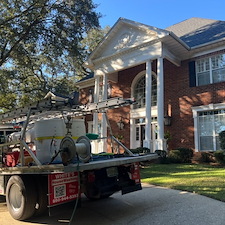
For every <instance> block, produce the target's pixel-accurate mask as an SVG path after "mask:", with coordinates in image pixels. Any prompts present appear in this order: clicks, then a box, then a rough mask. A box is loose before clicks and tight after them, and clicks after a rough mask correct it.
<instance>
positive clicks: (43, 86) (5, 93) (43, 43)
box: [0, 0, 101, 110]
mask: <svg viewBox="0 0 225 225" xmlns="http://www.w3.org/2000/svg"><path fill="white" fill-rule="evenodd" d="M96 7H97V6H96V5H94V4H93V3H92V0H76V1H75V0H2V1H1V3H0V87H1V90H0V109H2V110H4V109H10V108H13V107H14V106H15V105H18V104H20V105H21V104H24V103H26V102H27V101H28V100H29V101H30V100H36V99H39V98H41V97H43V96H44V95H45V94H46V93H47V92H48V91H49V90H51V88H54V83H55V81H57V82H58V81H59V80H60V79H67V81H69V80H70V79H72V78H71V77H75V76H82V75H83V74H85V73H86V70H85V69H84V67H83V66H82V65H83V61H84V59H85V58H86V54H87V51H86V48H85V47H84V46H83V45H82V44H81V41H82V40H83V38H84V37H85V36H86V34H87V33H88V32H89V31H90V30H92V29H93V28H99V21H98V19H99V17H100V16H101V15H100V14H98V13H96V12H95V9H96ZM73 79H74V78H73ZM57 82H56V83H57ZM9 99H10V100H11V103H10V101H9ZM12 103H13V104H12Z"/></svg>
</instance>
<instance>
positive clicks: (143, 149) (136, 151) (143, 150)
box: [130, 147, 151, 154]
mask: <svg viewBox="0 0 225 225" xmlns="http://www.w3.org/2000/svg"><path fill="white" fill-rule="evenodd" d="M130 151H131V152H132V153H134V154H147V153H150V152H151V151H150V149H149V148H146V147H138V148H135V149H130Z"/></svg>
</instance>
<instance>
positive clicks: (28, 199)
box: [6, 176, 37, 220]
mask: <svg viewBox="0 0 225 225" xmlns="http://www.w3.org/2000/svg"><path fill="white" fill-rule="evenodd" d="M36 201H37V193H36V191H35V187H34V182H33V181H30V182H29V179H28V177H20V176H12V177H10V179H9V181H8V183H7V187H6V202H7V208H8V210H9V213H10V214H11V216H12V217H13V218H14V219H16V220H25V219H28V218H30V217H31V216H33V214H34V212H35V205H36Z"/></svg>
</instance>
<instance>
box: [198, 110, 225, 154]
mask: <svg viewBox="0 0 225 225" xmlns="http://www.w3.org/2000/svg"><path fill="white" fill-rule="evenodd" d="M223 130H225V109H221V110H213V111H205V112H199V113H198V136H199V150H200V151H216V150H219V149H220V143H219V133H220V132H221V131H223Z"/></svg>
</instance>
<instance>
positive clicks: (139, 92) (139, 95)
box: [133, 74, 157, 109]
mask: <svg viewBox="0 0 225 225" xmlns="http://www.w3.org/2000/svg"><path fill="white" fill-rule="evenodd" d="M145 82H146V79H145V75H143V76H142V77H141V78H140V79H139V80H138V81H137V83H136V85H135V87H134V90H133V91H134V94H133V96H134V98H135V100H136V104H134V109H138V108H144V107H145V98H146V97H145ZM156 105H157V78H156V75H154V74H153V75H152V106H156Z"/></svg>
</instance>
